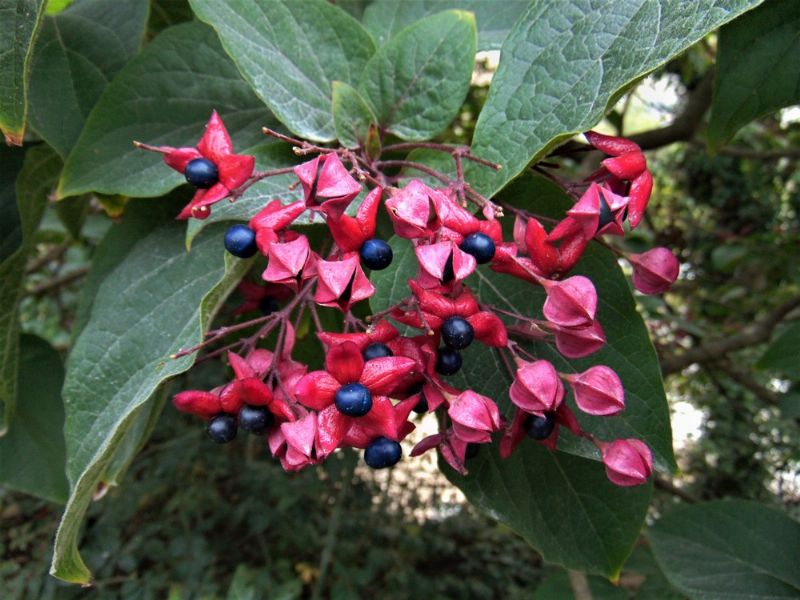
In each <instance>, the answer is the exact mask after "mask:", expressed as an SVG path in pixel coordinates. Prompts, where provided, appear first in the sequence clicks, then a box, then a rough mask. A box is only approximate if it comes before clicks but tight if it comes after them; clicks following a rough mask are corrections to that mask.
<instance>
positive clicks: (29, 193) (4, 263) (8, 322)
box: [0, 146, 61, 435]
mask: <svg viewBox="0 0 800 600" xmlns="http://www.w3.org/2000/svg"><path fill="white" fill-rule="evenodd" d="M23 155H24V163H22V158H23ZM0 161H2V165H3V169H2V174H0V214H2V217H3V218H2V225H0V227H2V235H3V243H2V244H0V248H2V250H3V253H2V256H3V258H2V259H0V359H1V360H0V435H2V434H3V433H4V432H5V430H6V428H7V427H8V425H9V423H10V421H11V418H12V415H13V413H14V407H15V404H16V396H17V387H16V386H17V358H18V352H19V323H18V318H17V309H18V307H19V302H20V298H21V296H22V282H23V278H24V276H25V263H26V262H27V260H28V254H29V253H30V250H31V248H32V247H33V242H34V234H35V233H36V230H37V229H38V228H39V222H40V221H41V219H42V214H43V213H44V209H45V206H46V204H47V196H48V194H49V193H50V191H51V189H52V187H53V185H55V181H56V178H57V177H58V173H59V171H60V169H61V159H60V158H58V155H57V154H56V153H55V152H54V151H53V150H51V149H50V148H48V147H47V146H39V147H35V148H30V149H29V150H28V151H27V152H23V151H22V150H19V149H10V148H5V147H0ZM20 164H22V167H21V170H19V166H20ZM18 170H19V175H17V171H18ZM6 240H9V241H10V242H11V243H8V242H7V241H6Z"/></svg>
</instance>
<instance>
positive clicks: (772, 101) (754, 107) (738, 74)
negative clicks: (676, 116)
mask: <svg viewBox="0 0 800 600" xmlns="http://www.w3.org/2000/svg"><path fill="white" fill-rule="evenodd" d="M799 30H800V2H797V1H796V0H772V1H771V2H767V3H765V4H764V5H763V6H760V7H759V8H757V9H756V10H754V11H752V12H751V13H748V14H747V15H745V16H743V17H742V18H741V19H737V20H736V21H734V22H733V23H731V24H730V25H727V26H725V27H723V29H722V31H720V34H719V50H718V59H717V75H716V77H717V80H716V83H715V86H714V99H713V101H712V103H711V118H710V120H709V123H708V143H709V145H710V146H711V147H712V148H719V147H720V146H723V145H725V143H726V142H728V141H729V140H730V139H731V138H732V137H733V136H734V134H735V133H736V132H737V131H738V130H739V128H740V127H742V126H743V125H746V124H747V123H749V122H750V121H752V120H753V119H756V118H758V117H761V116H763V115H766V114H768V113H770V112H772V111H774V110H777V109H779V108H783V107H784V106H789V105H792V104H797V103H798V102H800V71H799V70H798V68H797V65H798V64H800V36H798V35H797V32H798V31H799Z"/></svg>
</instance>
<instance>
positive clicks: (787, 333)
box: [756, 322, 800, 379]
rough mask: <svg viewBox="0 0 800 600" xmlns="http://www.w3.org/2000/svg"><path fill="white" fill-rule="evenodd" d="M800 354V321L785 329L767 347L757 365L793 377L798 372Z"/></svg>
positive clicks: (797, 376)
mask: <svg viewBox="0 0 800 600" xmlns="http://www.w3.org/2000/svg"><path fill="white" fill-rule="evenodd" d="M798 356H800V322H798V323H795V324H793V325H790V326H789V327H787V328H786V329H784V330H783V331H782V332H781V333H780V335H778V337H776V338H775V339H774V340H773V341H772V343H770V345H769V346H768V347H767V349H766V351H765V352H764V354H763V355H762V356H761V358H759V359H758V363H756V366H757V367H758V368H759V369H766V370H767V371H778V372H780V373H784V374H786V375H789V376H790V377H792V378H793V379H797V378H799V377H800V376H799V375H798V372H797V357H798Z"/></svg>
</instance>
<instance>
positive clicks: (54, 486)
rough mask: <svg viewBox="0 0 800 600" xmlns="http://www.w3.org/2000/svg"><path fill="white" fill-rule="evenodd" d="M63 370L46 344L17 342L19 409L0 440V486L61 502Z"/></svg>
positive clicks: (63, 479) (28, 337)
mask: <svg viewBox="0 0 800 600" xmlns="http://www.w3.org/2000/svg"><path fill="white" fill-rule="evenodd" d="M63 382H64V366H63V365H62V364H61V357H60V356H59V355H58V352H56V351H55V350H53V348H52V346H50V344H48V343H47V342H45V341H44V340H42V339H41V338H38V337H36V336H33V335H23V336H21V338H20V358H19V390H20V402H19V409H18V410H17V414H16V416H15V419H14V423H13V425H12V426H11V429H10V430H9V432H8V434H7V435H6V436H5V437H3V438H0V484H2V485H3V486H6V487H9V488H12V489H15V490H20V491H22V492H25V493H27V494H33V495H34V496H39V497H41V498H46V499H47V500H52V501H54V502H65V501H66V499H67V490H68V486H67V478H66V476H65V475H64V455H65V449H64V436H63V433H62V429H63V427H64V406H63V404H62V402H61V384H62V383H63Z"/></svg>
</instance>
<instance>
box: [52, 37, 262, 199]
mask: <svg viewBox="0 0 800 600" xmlns="http://www.w3.org/2000/svg"><path fill="white" fill-rule="evenodd" d="M215 109H216V110H217V111H218V112H219V113H220V116H221V117H222V119H223V121H224V122H225V125H226V126H227V127H228V131H229V132H230V134H231V137H232V138H233V141H234V144H235V145H236V148H237V149H241V148H245V147H247V146H251V145H253V144H255V143H256V142H257V141H259V140H260V139H263V136H262V134H261V127H262V126H263V125H268V124H271V123H272V122H273V119H272V117H271V115H270V114H269V112H268V111H267V110H266V109H265V108H264V107H263V105H262V104H261V102H260V101H259V100H258V98H257V97H256V96H255V94H253V92H252V90H250V87H249V86H248V85H247V83H246V82H245V81H244V80H243V79H242V78H241V76H240V75H239V72H238V71H237V70H236V67H235V65H234V64H233V63H232V62H231V61H230V59H229V58H228V57H227V55H226V54H225V52H224V51H223V50H222V47H221V46H220V44H219V41H218V40H217V37H216V35H214V32H213V31H212V30H211V29H210V28H209V27H207V26H205V25H203V24H202V23H197V22H192V23H186V24H183V25H176V26H174V27H170V28H169V29H167V30H165V31H164V32H163V33H162V34H161V35H159V36H158V37H157V38H156V39H155V40H153V41H152V42H150V43H149V44H147V45H146V46H145V48H144V49H143V50H142V52H140V53H139V54H138V55H136V56H135V57H134V58H133V59H132V60H131V61H130V62H129V63H128V64H127V65H125V67H123V69H122V70H121V71H120V72H119V74H118V75H117V76H116V77H115V78H114V80H113V81H112V82H111V83H110V84H109V85H108V86H107V87H106V89H105V91H104V92H103V95H102V96H101V97H100V100H99V101H98V102H97V104H96V105H95V107H94V109H93V110H92V113H91V114H90V115H89V118H88V119H87V121H86V126H85V127H84V129H83V132H82V133H81V136H80V138H78V141H77V143H76V144H75V147H74V148H73V149H72V152H71V153H70V155H69V157H68V158H67V162H66V165H65V166H64V172H63V174H62V177H61V181H60V182H59V189H58V195H59V197H61V198H64V197H67V196H74V195H76V194H82V193H84V192H89V191H97V192H101V193H104V194H124V195H128V196H159V195H161V194H163V193H165V192H167V191H169V190H171V189H172V188H174V187H175V186H177V185H178V184H180V183H181V182H182V181H183V177H182V176H181V175H180V174H179V173H177V172H175V171H173V170H172V169H170V168H169V167H167V166H166V165H164V162H163V161H162V160H161V156H160V155H158V154H155V153H152V152H145V151H142V150H137V149H136V148H134V147H133V144H132V142H133V140H141V141H143V142H147V143H149V144H154V145H159V144H164V145H169V146H194V145H195V144H196V143H197V141H198V140H199V139H200V136H201V135H202V134H203V128H204V127H205V124H206V122H207V121H208V118H209V117H210V115H211V111H212V110H215Z"/></svg>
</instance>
